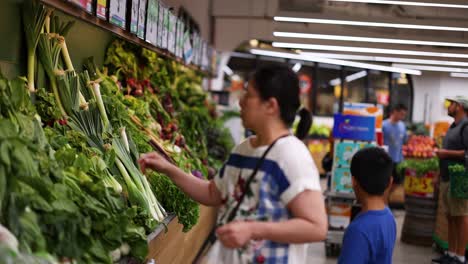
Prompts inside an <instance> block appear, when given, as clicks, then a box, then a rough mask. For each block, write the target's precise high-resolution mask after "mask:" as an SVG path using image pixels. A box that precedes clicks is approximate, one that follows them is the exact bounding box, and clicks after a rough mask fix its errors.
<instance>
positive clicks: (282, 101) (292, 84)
mask: <svg viewBox="0 0 468 264" xmlns="http://www.w3.org/2000/svg"><path fill="white" fill-rule="evenodd" d="M252 78H253V83H254V87H255V89H256V90H257V92H258V93H259V95H260V97H261V98H262V100H268V99H270V98H271V97H273V98H275V99H276V100H277V101H278V105H279V108H280V115H281V120H283V122H284V123H285V124H286V125H287V126H288V127H290V126H291V125H292V123H293V122H294V119H295V118H296V113H297V110H298V108H299V106H300V105H301V103H300V100H299V79H298V77H297V75H296V73H295V72H294V71H293V70H291V69H290V68H289V67H287V66H286V65H280V64H272V65H267V66H263V67H261V68H260V69H258V70H257V71H255V72H254V74H253V76H252ZM299 114H300V117H301V120H300V123H299V125H298V126H297V131H296V136H297V137H298V138H299V139H303V138H304V137H305V136H307V134H308V131H309V128H310V126H311V125H312V116H311V114H310V113H309V111H307V110H306V109H302V110H301V111H300V113H299Z"/></svg>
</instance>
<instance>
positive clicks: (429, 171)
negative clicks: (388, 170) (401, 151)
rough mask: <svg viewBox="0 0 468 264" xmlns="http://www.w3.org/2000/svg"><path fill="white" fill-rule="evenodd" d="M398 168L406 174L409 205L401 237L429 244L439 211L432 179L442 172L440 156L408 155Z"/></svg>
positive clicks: (413, 242) (421, 243) (406, 192)
mask: <svg viewBox="0 0 468 264" xmlns="http://www.w3.org/2000/svg"><path fill="white" fill-rule="evenodd" d="M398 171H399V173H400V174H403V175H404V187H405V209H406V214H405V220H404V223H403V229H402V236H401V240H402V241H403V242H406V243H409V244H416V245H422V246H430V245H432V235H433V233H434V228H435V219H436V213H437V199H436V198H437V196H436V191H435V189H434V187H435V186H434V181H433V180H434V178H436V177H437V174H438V173H439V165H438V160H437V159H436V158H431V159H414V158H413V159H408V160H405V161H404V162H402V163H401V164H400V165H399V167H398Z"/></svg>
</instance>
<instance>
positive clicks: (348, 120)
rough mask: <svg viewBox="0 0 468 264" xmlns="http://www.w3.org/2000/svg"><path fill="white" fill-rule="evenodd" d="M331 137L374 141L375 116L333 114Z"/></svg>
mask: <svg viewBox="0 0 468 264" xmlns="http://www.w3.org/2000/svg"><path fill="white" fill-rule="evenodd" d="M333 137H334V138H341V139H350V140H361V141H374V139H375V117H373V116H354V115H341V114H335V116H334V126H333Z"/></svg>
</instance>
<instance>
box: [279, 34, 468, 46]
mask: <svg viewBox="0 0 468 264" xmlns="http://www.w3.org/2000/svg"><path fill="white" fill-rule="evenodd" d="M273 35H274V36H275V37H286V38H307V39H327V40H340V41H359V42H372V43H393V44H404V45H425V46H442V47H459V48H468V43H452V42H439V41H423V40H407V39H389V38H368V37H354V36H339V35H324V34H308V33H294V32H273Z"/></svg>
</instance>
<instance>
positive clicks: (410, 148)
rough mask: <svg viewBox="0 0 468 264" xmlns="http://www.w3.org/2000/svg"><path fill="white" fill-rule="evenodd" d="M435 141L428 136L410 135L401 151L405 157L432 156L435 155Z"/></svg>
mask: <svg viewBox="0 0 468 264" xmlns="http://www.w3.org/2000/svg"><path fill="white" fill-rule="evenodd" d="M435 145H436V144H435V141H434V140H433V139H432V138H430V137H428V136H411V137H410V139H409V140H408V142H407V143H406V145H404V146H403V148H402V152H403V156H405V157H413V158H432V157H434V156H435V151H436V150H437V148H436V147H435Z"/></svg>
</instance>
